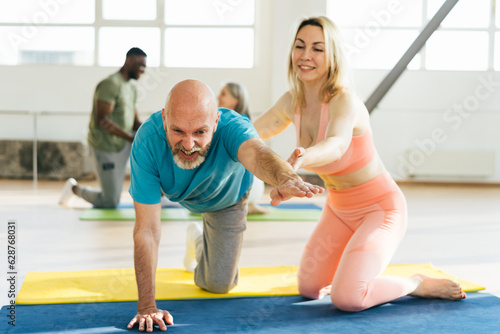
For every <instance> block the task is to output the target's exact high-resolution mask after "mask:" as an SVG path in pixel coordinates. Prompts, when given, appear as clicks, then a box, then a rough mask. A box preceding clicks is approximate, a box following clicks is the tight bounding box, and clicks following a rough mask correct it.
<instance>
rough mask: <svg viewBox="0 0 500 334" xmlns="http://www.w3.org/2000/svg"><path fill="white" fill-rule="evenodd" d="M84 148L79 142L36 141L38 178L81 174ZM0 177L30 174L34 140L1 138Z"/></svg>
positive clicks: (65, 177) (27, 177)
mask: <svg viewBox="0 0 500 334" xmlns="http://www.w3.org/2000/svg"><path fill="white" fill-rule="evenodd" d="M85 154H86V153H85V149H84V146H83V145H82V143H80V142H49V141H39V142H38V143H37V172H38V178H40V179H56V180H64V179H67V178H68V177H76V178H78V177H81V176H82V175H83V159H84V157H85ZM0 177H6V178H15V179H17V178H18V179H29V178H32V177H33V142H32V141H24V140H0Z"/></svg>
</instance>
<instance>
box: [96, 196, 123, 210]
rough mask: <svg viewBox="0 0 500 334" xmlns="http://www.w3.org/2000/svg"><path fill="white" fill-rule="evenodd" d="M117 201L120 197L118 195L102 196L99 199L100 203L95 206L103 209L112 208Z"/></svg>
mask: <svg viewBox="0 0 500 334" xmlns="http://www.w3.org/2000/svg"><path fill="white" fill-rule="evenodd" d="M118 203H120V197H119V196H111V197H110V196H107V197H103V198H102V200H101V203H99V205H98V206H97V205H96V206H97V207H99V208H104V209H114V208H116V207H117V206H118Z"/></svg>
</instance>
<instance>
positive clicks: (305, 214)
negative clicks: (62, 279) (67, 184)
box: [80, 208, 321, 221]
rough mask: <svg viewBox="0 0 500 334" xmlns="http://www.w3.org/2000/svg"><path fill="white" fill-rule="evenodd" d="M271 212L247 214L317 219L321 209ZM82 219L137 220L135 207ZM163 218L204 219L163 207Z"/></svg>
mask: <svg viewBox="0 0 500 334" xmlns="http://www.w3.org/2000/svg"><path fill="white" fill-rule="evenodd" d="M269 211H270V213H266V214H252V215H248V216H247V220H248V221H270V220H272V221H317V220H319V216H320V215H321V211H320V210H314V209H275V208H269ZM80 220H135V212H134V209H86V210H84V211H83V213H82V215H81V216H80ZM161 220H163V221H174V220H176V221H179V220H194V221H196V220H202V218H201V215H198V214H193V213H190V212H189V211H188V210H186V209H163V210H161Z"/></svg>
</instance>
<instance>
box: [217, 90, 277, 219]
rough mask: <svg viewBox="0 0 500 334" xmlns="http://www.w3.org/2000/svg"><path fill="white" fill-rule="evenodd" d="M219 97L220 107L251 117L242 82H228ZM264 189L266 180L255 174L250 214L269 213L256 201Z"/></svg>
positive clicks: (249, 201)
mask: <svg viewBox="0 0 500 334" xmlns="http://www.w3.org/2000/svg"><path fill="white" fill-rule="evenodd" d="M217 99H218V100H219V108H227V109H231V110H234V111H236V112H237V113H238V114H240V115H243V116H246V117H248V119H251V117H250V108H249V103H248V101H249V99H248V92H247V90H246V88H245V86H243V85H242V84H240V83H237V82H228V83H226V84H225V85H224V87H222V89H221V91H220V93H219V96H218V97H217ZM264 191H265V185H264V182H263V181H262V180H259V179H258V178H256V177H255V176H254V178H253V185H252V190H250V194H249V195H248V214H264V213H269V210H267V209H266V208H264V207H262V206H260V205H258V204H257V203H256V201H258V200H259V199H261V198H262V196H263V195H264Z"/></svg>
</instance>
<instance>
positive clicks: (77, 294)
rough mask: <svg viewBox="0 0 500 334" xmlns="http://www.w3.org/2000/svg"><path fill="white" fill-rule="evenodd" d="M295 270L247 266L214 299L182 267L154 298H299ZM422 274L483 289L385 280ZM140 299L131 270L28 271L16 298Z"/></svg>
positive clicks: (164, 278)
mask: <svg viewBox="0 0 500 334" xmlns="http://www.w3.org/2000/svg"><path fill="white" fill-rule="evenodd" d="M296 272H297V267H295V266H286V267H243V268H240V280H239V283H238V286H237V287H236V288H235V289H233V290H232V291H231V292H230V293H227V294H214V293H210V292H207V291H204V290H202V289H200V288H198V287H197V286H195V285H194V282H193V274H192V273H188V272H186V271H185V270H184V269H180V268H164V269H158V270H157V273H156V299H187V298H237V297H261V296H287V295H297V294H298V291H297V283H296ZM416 273H422V274H425V275H428V276H432V277H439V278H449V279H452V280H454V281H457V282H459V283H460V284H461V286H462V289H463V290H464V291H478V290H483V289H484V287H482V286H480V285H477V284H474V283H471V282H467V281H464V280H461V279H459V278H457V277H455V276H453V275H450V274H447V273H445V272H443V271H441V270H439V269H437V268H435V267H434V266H432V265H431V264H400V265H390V266H389V267H388V268H387V269H386V270H385V271H384V273H383V274H384V275H395V276H402V277H410V276H412V275H414V274H416ZM134 300H137V286H136V282H135V274H134V270H133V269H107V270H89V271H65V272H30V273H28V274H27V275H26V278H25V280H24V282H23V285H22V287H21V290H20V291H19V294H18V296H17V299H16V303H18V304H59V303H84V302H109V301H134Z"/></svg>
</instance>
